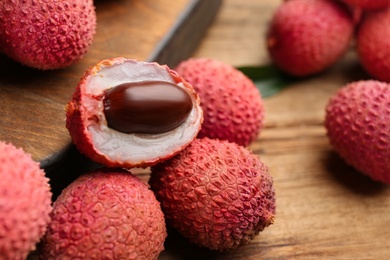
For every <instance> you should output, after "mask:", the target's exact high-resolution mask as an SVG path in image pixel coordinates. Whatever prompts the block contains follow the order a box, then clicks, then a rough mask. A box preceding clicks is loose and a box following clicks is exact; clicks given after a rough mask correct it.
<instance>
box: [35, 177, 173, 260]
mask: <svg viewBox="0 0 390 260" xmlns="http://www.w3.org/2000/svg"><path fill="white" fill-rule="evenodd" d="M51 218H52V220H51V223H50V224H49V227H48V231H47V233H46V235H45V236H44V238H43V240H42V246H41V254H40V256H41V259H46V260H50V259H76V258H77V259H157V257H158V255H159V254H160V252H161V251H163V249H164V240H165V238H166V236H167V233H166V226H165V220H164V215H163V213H162V211H161V208H160V203H159V202H158V201H157V200H156V198H155V196H154V194H153V192H152V191H150V190H149V188H148V187H147V185H146V184H144V183H143V182H142V181H141V180H140V179H139V178H137V177H136V176H134V175H132V174H131V173H130V172H127V171H124V170H121V169H98V170H96V171H93V172H89V173H86V174H84V175H82V176H80V177H79V178H77V179H76V180H75V181H74V182H72V183H71V184H70V185H69V186H68V187H66V188H65V189H64V190H63V191H62V193H61V194H60V196H59V197H58V198H57V200H56V201H55V202H54V204H53V212H52V214H51Z"/></svg>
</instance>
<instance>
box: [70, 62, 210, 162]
mask: <svg viewBox="0 0 390 260" xmlns="http://www.w3.org/2000/svg"><path fill="white" fill-rule="evenodd" d="M153 80H158V81H165V82H169V83H173V84H176V85H177V86H179V87H181V88H183V89H184V90H185V91H186V92H188V94H189V95H190V96H191V99H192V101H193V109H192V111H191V113H190V115H189V116H188V118H187V119H186V121H185V122H184V123H183V124H182V125H181V126H179V127H177V128H175V129H173V130H171V131H169V132H164V133H161V134H153V135H143V134H127V133H121V132H119V131H116V130H114V129H111V128H110V127H108V125H107V120H106V118H105V114H104V111H103V102H102V99H103V97H104V94H103V93H104V91H105V90H106V89H108V88H111V87H113V86H116V85H119V84H121V83H126V82H129V81H130V82H133V83H134V82H143V81H153ZM66 117H67V118H66V127H67V128H68V130H69V133H70V136H71V137H72V142H73V143H74V144H75V145H76V147H77V148H78V149H79V151H80V152H81V153H83V154H85V155H86V156H88V157H89V158H90V159H92V160H94V161H95V162H98V163H100V164H103V165H105V166H108V167H124V168H132V167H147V166H150V165H153V164H156V163H158V162H160V161H163V160H165V159H167V158H170V157H172V156H173V155H175V154H177V153H178V152H180V151H181V150H182V149H183V148H184V147H185V146H187V145H188V144H189V143H190V142H191V141H192V140H193V139H195V138H196V136H197V134H198V132H199V130H200V128H201V124H202V120H203V112H202V109H201V107H200V101H199V96H198V95H197V94H196V92H195V91H194V89H193V88H192V86H191V85H190V84H189V83H188V82H186V81H185V80H184V79H183V78H182V77H180V75H178V74H177V73H176V72H175V71H173V70H171V69H169V68H168V67H167V66H165V65H159V64H158V63H155V62H144V61H137V60H133V59H126V58H123V57H117V58H111V59H107V60H103V61H100V62H99V63H97V64H96V65H95V66H92V67H90V68H89V69H87V70H86V71H85V73H84V75H83V76H82V78H81V79H80V81H79V84H78V85H77V87H76V89H75V92H74V94H73V96H72V98H71V100H70V101H69V102H68V104H67V105H66Z"/></svg>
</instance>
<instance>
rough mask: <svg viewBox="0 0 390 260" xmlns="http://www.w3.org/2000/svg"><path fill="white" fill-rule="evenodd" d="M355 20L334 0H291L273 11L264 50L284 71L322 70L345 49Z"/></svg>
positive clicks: (308, 72) (294, 73) (305, 73)
mask: <svg viewBox="0 0 390 260" xmlns="http://www.w3.org/2000/svg"><path fill="white" fill-rule="evenodd" d="M353 32H354V21H353V18H352V15H351V14H350V13H349V11H348V10H347V8H346V7H345V6H344V5H342V4H341V3H338V2H336V1H334V0H290V1H286V2H283V3H282V4H281V5H280V6H279V8H277V10H276V11H275V13H274V15H273V18H272V21H271V23H270V26H269V28H268V32H267V36H266V43H267V50H268V53H269V55H270V57H271V59H272V61H273V62H274V63H275V65H276V66H278V67H279V68H280V69H281V70H283V71H284V72H286V73H288V74H290V75H292V76H296V77H305V76H309V75H313V74H317V73H320V72H323V71H324V70H326V69H328V68H329V67H331V66H332V65H333V64H334V63H336V62H337V61H338V60H339V59H341V57H342V56H343V55H344V54H345V52H346V51H347V50H348V48H349V46H350V43H351V39H352V36H353Z"/></svg>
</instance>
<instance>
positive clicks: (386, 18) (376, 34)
mask: <svg viewBox="0 0 390 260" xmlns="http://www.w3.org/2000/svg"><path fill="white" fill-rule="evenodd" d="M356 38H357V40H356V45H357V52H358V55H359V59H360V63H361V64H362V66H363V67H364V69H365V70H366V71H367V72H368V73H369V74H370V75H371V76H372V77H374V79H377V80H380V81H387V82H390V41H389V39H390V8H387V9H384V10H379V11H372V12H369V13H367V14H365V15H364V17H363V19H362V21H361V23H360V26H359V28H358V31H357V37H356Z"/></svg>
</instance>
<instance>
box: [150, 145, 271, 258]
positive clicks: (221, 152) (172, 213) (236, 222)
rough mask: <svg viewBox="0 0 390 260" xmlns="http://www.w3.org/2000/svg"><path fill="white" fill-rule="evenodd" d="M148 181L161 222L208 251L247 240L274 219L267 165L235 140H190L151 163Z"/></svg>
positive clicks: (226, 247) (230, 246) (246, 241)
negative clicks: (172, 153)
mask: <svg viewBox="0 0 390 260" xmlns="http://www.w3.org/2000/svg"><path fill="white" fill-rule="evenodd" d="M149 184H150V186H151V189H152V190H153V191H154V192H155V194H156V197H157V199H158V200H159V201H160V202H161V207H162V209H163V212H164V214H165V217H166V221H167V224H169V225H170V226H172V227H173V228H175V229H177V230H178V231H179V232H180V233H181V234H182V235H183V236H184V237H187V238H188V239H189V241H191V242H192V243H195V244H197V245H199V246H204V247H207V248H209V249H211V250H219V251H226V250H230V249H235V248H237V247H239V246H240V245H243V244H247V243H249V242H250V241H251V240H252V239H253V238H254V237H255V236H256V235H257V234H258V233H259V232H260V231H262V230H263V229H264V228H266V227H267V226H269V225H270V224H272V223H273V222H274V218H275V191H274V188H273V181H272V177H271V176H270V174H269V172H268V168H267V166H266V165H265V164H263V163H262V162H261V161H260V159H259V158H258V157H257V156H256V155H254V154H252V153H251V152H250V151H249V150H247V149H246V148H244V147H242V146H239V145H238V144H236V143H231V142H228V141H224V140H217V139H209V138H203V139H196V140H194V141H193V142H192V143H191V144H190V145H189V146H188V147H187V148H186V149H184V150H183V151H182V152H181V153H179V154H178V155H177V156H175V157H173V158H171V159H169V160H167V161H164V162H162V163H160V164H157V165H155V166H153V167H152V169H151V177H150V180H149Z"/></svg>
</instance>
